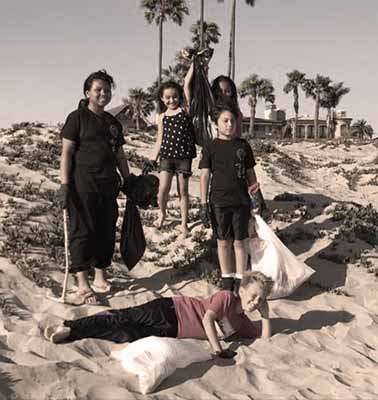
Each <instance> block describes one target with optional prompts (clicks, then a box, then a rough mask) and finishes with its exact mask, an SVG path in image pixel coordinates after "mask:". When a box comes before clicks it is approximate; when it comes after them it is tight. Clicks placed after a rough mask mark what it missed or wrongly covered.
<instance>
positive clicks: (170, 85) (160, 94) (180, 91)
mask: <svg viewBox="0 0 378 400" xmlns="http://www.w3.org/2000/svg"><path fill="white" fill-rule="evenodd" d="M166 89H176V90H177V93H178V95H179V104H180V106H182V104H183V102H184V91H183V89H182V87H181V86H180V85H179V84H178V83H177V82H175V81H167V82H164V83H162V84H161V85H160V86H159V89H158V91H157V96H156V97H157V99H156V100H157V103H158V111H159V113H162V112H164V111H165V110H166V109H167V107H166V106H165V104H164V103H163V101H162V100H161V98H162V97H163V94H164V90H166Z"/></svg>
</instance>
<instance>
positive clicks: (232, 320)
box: [173, 290, 261, 339]
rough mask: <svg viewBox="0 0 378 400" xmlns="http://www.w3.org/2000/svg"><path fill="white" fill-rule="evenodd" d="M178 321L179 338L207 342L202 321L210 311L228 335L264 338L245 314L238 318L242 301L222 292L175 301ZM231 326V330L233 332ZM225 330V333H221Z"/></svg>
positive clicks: (184, 297) (174, 299) (181, 298)
mask: <svg viewBox="0 0 378 400" xmlns="http://www.w3.org/2000/svg"><path fill="white" fill-rule="evenodd" d="M173 302H174V305H175V311H176V315H177V320H178V331H177V337H178V338H193V339H207V336H206V332H205V329H204V327H203V324H202V319H203V317H204V315H205V313H206V311H207V310H211V311H213V312H214V313H215V315H216V320H217V323H218V325H219V326H220V327H221V328H222V327H223V326H224V327H228V329H226V331H227V332H226V335H225V336H230V335H231V334H233V333H235V334H237V335H238V336H241V337H245V338H256V337H259V336H261V332H260V330H259V329H258V328H257V327H256V326H255V325H254V324H253V323H252V321H251V320H250V319H249V318H248V317H247V316H246V315H245V314H244V313H242V314H238V313H237V311H236V310H238V309H240V307H238V306H239V305H240V297H238V296H235V295H234V294H233V293H232V292H230V291H228V290H221V291H219V292H216V293H215V294H213V295H212V296H210V297H208V298H206V299H201V298H194V297H187V296H176V297H173ZM230 326H231V328H232V329H231V330H230ZM222 330H223V329H222Z"/></svg>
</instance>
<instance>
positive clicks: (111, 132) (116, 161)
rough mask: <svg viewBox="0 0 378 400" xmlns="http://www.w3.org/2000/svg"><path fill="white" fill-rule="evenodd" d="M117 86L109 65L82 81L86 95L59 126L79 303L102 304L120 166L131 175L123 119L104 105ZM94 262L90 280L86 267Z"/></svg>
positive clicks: (62, 193) (62, 197)
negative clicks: (92, 276)
mask: <svg viewBox="0 0 378 400" xmlns="http://www.w3.org/2000/svg"><path fill="white" fill-rule="evenodd" d="M113 88H114V80H113V78H112V77H111V76H110V75H109V74H107V72H106V71H105V70H100V71H97V72H93V73H92V74H90V75H89V76H88V78H87V79H86V80H85V82H84V88H83V92H84V95H85V99H83V100H81V101H80V103H79V107H78V109H77V110H75V111H73V112H71V113H70V114H69V115H68V117H67V119H66V122H65V124H64V126H63V129H62V132H61V137H62V142H63V143H62V158H61V167H60V178H61V186H60V188H59V191H58V200H59V202H60V205H61V207H62V208H63V209H67V210H68V214H69V220H70V224H69V225H70V226H69V250H70V255H71V266H70V272H71V273H75V274H76V276H77V280H78V290H77V292H76V296H75V299H74V304H77V305H80V304H91V305H98V304H100V302H99V300H98V299H97V297H96V292H97V293H105V292H108V291H109V290H110V283H109V282H108V281H107V280H106V277H105V269H106V268H107V267H108V266H109V265H110V264H111V259H112V255H113V252H114V245H115V233H116V222H117V218H118V205H117V196H118V193H119V190H120V179H119V175H118V174H117V169H118V170H119V171H120V173H121V175H122V178H123V181H126V178H127V177H128V175H129V167H128V162H127V159H126V156H125V153H124V151H123V149H122V145H123V144H124V143H125V140H124V138H123V132H122V125H121V124H120V123H119V121H118V120H117V119H116V118H114V117H113V116H112V115H111V114H109V113H107V112H106V111H105V110H104V108H105V106H106V105H107V104H109V102H110V100H111V97H112V89H113ZM92 267H94V269H95V274H94V281H93V283H92V286H91V285H90V284H89V280H88V271H89V269H90V268H92Z"/></svg>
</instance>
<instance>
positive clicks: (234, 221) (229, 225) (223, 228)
mask: <svg viewBox="0 0 378 400" xmlns="http://www.w3.org/2000/svg"><path fill="white" fill-rule="evenodd" d="M250 216H251V214H250V209H249V206H230V207H217V206H214V205H212V207H211V225H212V228H213V232H214V234H215V237H216V238H217V239H219V240H244V239H247V238H248V237H249V234H248V223H249V219H250Z"/></svg>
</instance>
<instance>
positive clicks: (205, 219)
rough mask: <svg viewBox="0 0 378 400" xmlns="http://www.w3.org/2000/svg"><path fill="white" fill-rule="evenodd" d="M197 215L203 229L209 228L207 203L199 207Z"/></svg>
mask: <svg viewBox="0 0 378 400" xmlns="http://www.w3.org/2000/svg"><path fill="white" fill-rule="evenodd" d="M199 215H200V218H201V222H202V224H203V226H204V227H205V228H210V210H209V205H208V204H207V203H206V204H201V205H200V209H199Z"/></svg>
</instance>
